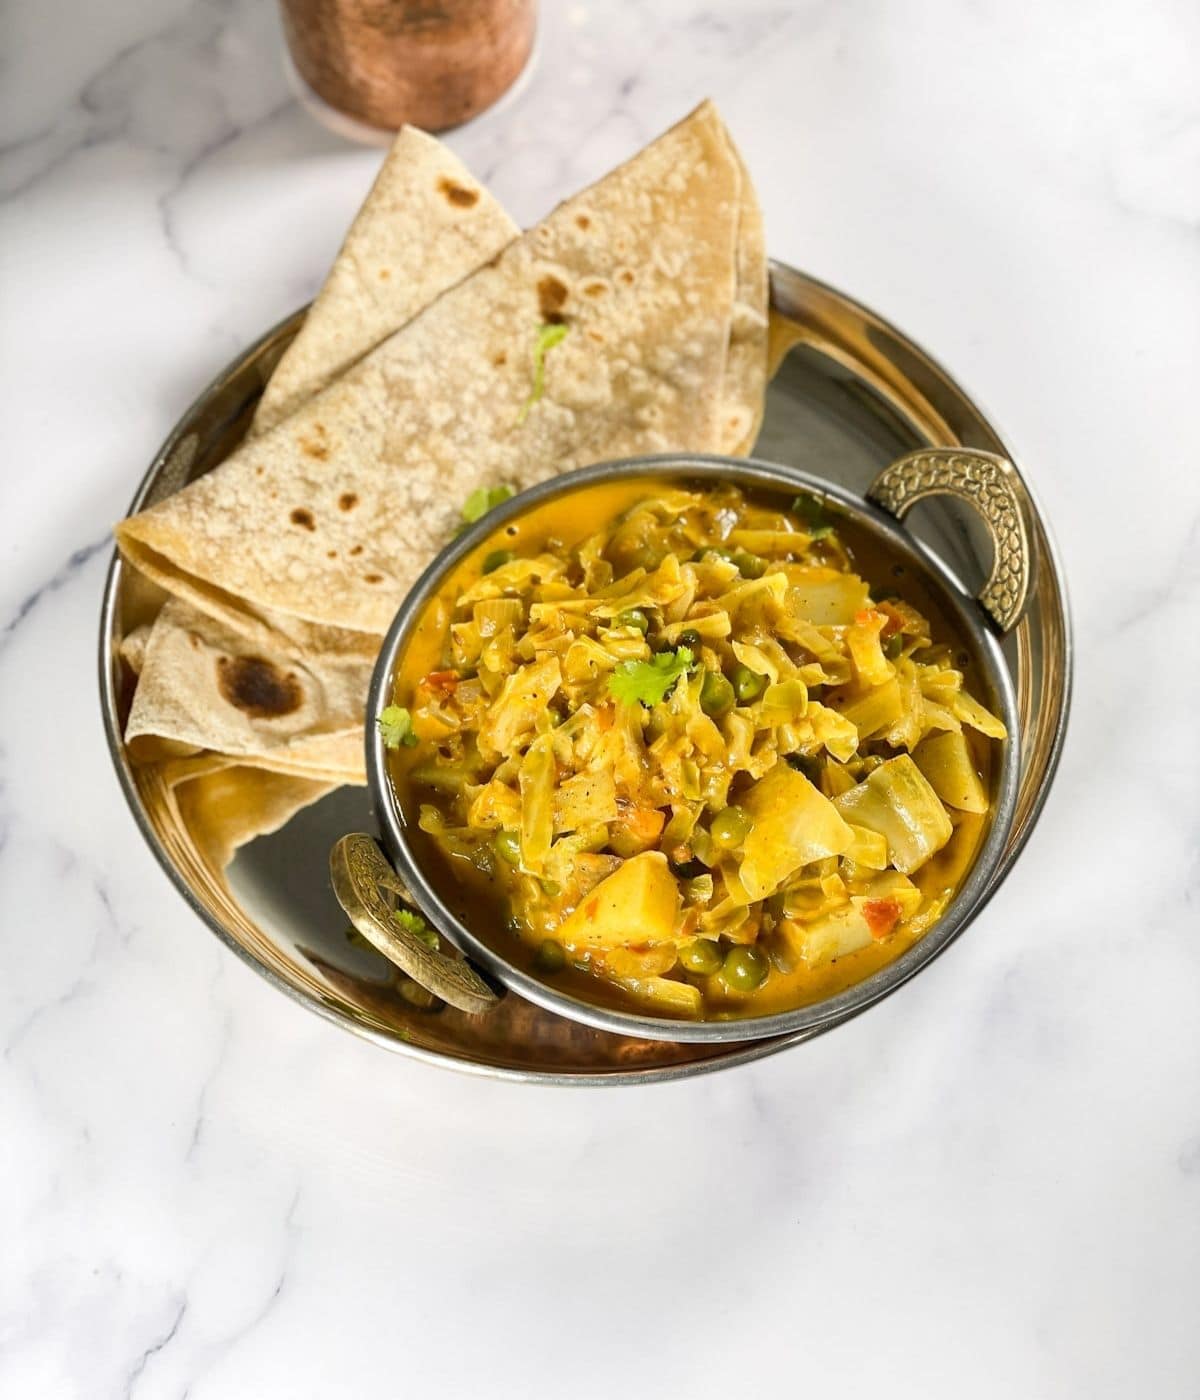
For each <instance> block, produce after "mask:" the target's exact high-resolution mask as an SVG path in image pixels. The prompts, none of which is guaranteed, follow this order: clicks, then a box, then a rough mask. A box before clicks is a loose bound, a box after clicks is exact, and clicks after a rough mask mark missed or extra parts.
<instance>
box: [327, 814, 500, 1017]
mask: <svg viewBox="0 0 1200 1400" xmlns="http://www.w3.org/2000/svg"><path fill="white" fill-rule="evenodd" d="M329 874H330V876H331V877H332V879H333V892H334V894H335V895H337V899H338V903H339V904H340V905H341V906H342V908H343V909H344V910H345V911H346V915H347V917H348V918H349V919H350V922H351V923H352V924H353V925H354V927H355V928H356V929H357V930H358V931H359V933H361V934H362V936H363V937H364V938H365V939H366V940H367V941H368V942H369V943H370V944H371V946H372V947H373V948H376V949H378V951H379V952H381V953H382V954H383V956H384V957H385V958H387V959H388V960H389V961H391V962H394V963H395V964H396V966H397V967H399V968H400V969H401V971H403V972H406V973H407V974H408V975H409V976H410V977H411V978H412V979H413V981H414V982H416V983H418V984H419V985H420V986H422V987H424V988H425V990H426V991H427V992H432V993H433V994H434V996H438V997H441V999H442V1000H443V1001H445V1002H449V1004H450V1005H451V1006H456V1007H458V1009H459V1010H460V1011H469V1012H474V1013H477V1012H481V1011H490V1010H491V1009H492V1007H493V1006H495V1005H496V1003H497V1002H498V1001H499V1000H500V998H499V997H498V996H497V995H496V993H495V992H494V991H492V989H491V987H489V986H488V984H487V983H486V982H485V981H484V980H483V978H482V977H480V975H479V974H478V973H477V972H476V971H475V969H474V968H473V967H472V966H471V964H470V963H469V962H466V961H464V960H463V959H461V958H450V957H447V956H446V954H445V953H441V952H439V951H438V950H437V949H436V948H431V947H429V945H428V944H427V943H423V942H422V941H421V939H420V938H418V937H417V935H416V934H414V933H412V932H411V931H410V930H409V929H406V928H405V927H404V925H403V924H400V923H398V922H397V921H396V920H395V919H394V918H393V917H392V912H393V911H392V907H391V905H390V904H389V903H388V901H387V899H386V898H385V895H384V891H387V892H388V893H390V894H394V895H398V896H399V897H400V899H401V900H402V901H403V902H404V904H405V905H411V902H412V896H411V895H410V894H409V892H408V891H407V890H406V889H405V888H404V885H403V884H402V883H401V881H400V877H399V876H398V875H397V874H396V872H395V871H394V870H393V869H392V867H391V866H390V865H389V864H388V863H387V861H386V860H385V859H384V857H383V853H382V851H380V849H379V847H378V846H377V845H376V844H375V842H374V841H373V840H372V838H371V837H370V836H366V835H364V834H363V833H362V832H354V833H352V834H351V835H349V836H343V837H342V838H341V840H340V841H339V842H338V843H337V845H335V846H334V848H333V850H331V851H330V852H329ZM411 912H413V913H415V912H416V911H415V910H412V911H411Z"/></svg>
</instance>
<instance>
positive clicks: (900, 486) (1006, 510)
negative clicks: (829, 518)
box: [867, 447, 1036, 633]
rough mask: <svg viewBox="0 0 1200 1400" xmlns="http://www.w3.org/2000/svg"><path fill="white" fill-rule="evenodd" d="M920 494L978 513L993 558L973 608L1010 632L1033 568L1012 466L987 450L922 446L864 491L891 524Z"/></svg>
mask: <svg viewBox="0 0 1200 1400" xmlns="http://www.w3.org/2000/svg"><path fill="white" fill-rule="evenodd" d="M926 496H957V497H958V498H959V500H962V501H965V502H966V503H967V504H968V505H969V506H973V507H974V509H975V510H976V511H977V512H978V513H979V515H980V517H981V518H982V520H983V523H984V524H985V525H986V526H987V529H988V534H989V535H991V537H992V549H993V552H994V555H995V558H994V560H993V562H992V572H991V576H990V577H989V578H988V581H987V583H985V584H984V586H983V588H982V589H981V590H980V591H979V594H978V595H977V596H978V601H979V605H980V607H982V608H983V610H984V612H986V613H987V615H988V616H989V617H990V618H991V619H992V621H993V622H994V623H995V624H996V626H997V627H998V628H999V629H1000V631H1001V633H1005V632H1009V631H1011V630H1012V628H1014V627H1015V626H1016V625H1017V623H1018V622H1019V621H1020V620H1021V615H1022V614H1023V613H1024V611H1025V608H1026V607H1027V606H1028V603H1029V600H1030V598H1031V597H1032V596H1033V587H1034V577H1035V569H1036V562H1035V559H1034V553H1033V529H1032V520H1033V511H1032V508H1031V507H1030V503H1029V497H1028V495H1027V494H1026V491H1025V484H1024V482H1022V480H1021V478H1020V477H1019V476H1018V475H1017V471H1016V468H1015V467H1014V466H1013V465H1012V463H1011V462H1009V461H1007V460H1006V459H1005V458H1003V457H998V456H996V455H995V454H994V453H992V452H977V451H976V450H975V449H974V448H969V447H927V448H922V449H921V450H920V451H917V452H910V453H908V455H907V456H905V457H900V458H898V459H897V460H896V461H895V462H893V463H892V464H891V466H890V467H885V468H884V469H883V471H881V472H880V473H879V475H878V476H877V477H876V478H875V480H874V481H873V482H872V483H871V485H870V488H869V489H868V491H867V498H868V499H869V500H872V501H874V502H875V504H876V505H879V506H882V507H883V509H884V510H886V511H888V512H889V514H891V515H894V516H895V517H896V519H897V520H903V519H904V517H905V515H906V514H907V513H908V510H909V508H910V507H911V506H913V505H914V504H915V503H916V502H917V501H920V500H924V498H925V497H926Z"/></svg>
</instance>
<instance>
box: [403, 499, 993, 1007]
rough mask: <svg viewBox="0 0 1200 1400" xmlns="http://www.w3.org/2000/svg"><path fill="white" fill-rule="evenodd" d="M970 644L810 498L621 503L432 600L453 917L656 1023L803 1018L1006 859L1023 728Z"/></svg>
mask: <svg viewBox="0 0 1200 1400" xmlns="http://www.w3.org/2000/svg"><path fill="white" fill-rule="evenodd" d="M860 569H861V570H862V571H863V573H862V574H861V575H860V573H859V572H857V571H858V570H860ZM897 574H900V575H903V577H902V578H897V577H895V575H897ZM867 577H870V578H873V579H874V580H876V583H877V587H872V586H871V584H869V583H868V582H867ZM900 583H902V585H903V587H904V592H905V597H904V598H903V599H902V598H900V597H898V596H896V594H895V593H894V592H891V591H890V590H891V589H892V588H893V587H895V586H896V585H897V584H900ZM928 619H932V622H933V625H931V622H930V621H929V620H928ZM950 636H951V634H950V629H949V624H948V622H947V619H946V618H945V616H944V615H943V614H942V612H941V611H940V610H939V608H938V606H937V603H936V600H935V598H934V597H933V596H932V594H931V593H930V591H929V590H928V589H926V588H925V587H924V584H923V582H922V580H920V579H918V578H916V577H914V576H912V575H911V574H904V571H903V568H902V566H892V565H891V564H890V563H889V561H887V560H884V559H879V558H877V557H873V555H872V542H871V541H869V540H868V539H867V538H866V537H865V536H862V535H861V534H859V533H858V532H857V527H856V526H855V524H854V522H853V521H852V520H849V519H847V518H845V517H842V516H836V517H826V516H825V515H824V514H823V513H822V511H821V509H820V507H819V505H818V504H817V503H816V502H815V501H814V500H812V499H811V498H807V497H802V498H800V499H797V500H795V501H793V499H792V497H791V496H776V495H775V494H773V493H772V494H770V495H767V494H763V493H755V494H752V495H748V494H747V493H744V492H742V491H740V490H738V489H735V488H733V487H732V486H725V485H718V486H713V485H711V484H703V485H696V486H693V487H689V486H688V485H687V484H686V483H684V482H682V481H681V482H680V483H679V484H678V485H676V484H674V483H669V484H665V485H664V483H662V482H651V481H636V480H634V481H620V482H614V483H606V484H599V485H595V486H592V487H588V488H584V489H583V490H580V491H576V492H572V493H570V494H569V495H566V496H563V497H560V498H558V499H557V500H553V501H550V502H547V503H545V504H544V505H541V506H539V507H536V508H534V509H533V510H531V511H528V512H526V513H525V514H523V515H521V516H520V517H518V518H517V519H516V520H514V521H512V522H511V523H510V524H508V525H507V526H505V527H503V528H501V529H499V530H498V531H497V532H495V533H494V534H493V536H492V537H491V538H490V539H489V540H488V541H487V543H486V544H485V545H483V546H482V547H480V548H479V549H477V550H475V551H473V553H472V554H471V556H470V557H468V558H467V559H465V560H464V561H463V562H462V563H461V564H460V565H459V567H458V568H457V569H456V570H455V571H454V572H453V573H452V575H451V576H450V577H449V578H447V580H446V581H445V583H444V584H443V586H442V588H441V590H440V591H439V593H438V594H437V596H436V597H435V598H433V599H432V600H431V601H430V603H429V604H428V605H427V606H426V609H425V611H424V613H423V615H422V617H421V618H420V620H419V622H418V624H417V626H416V628H415V630H414V633H413V635H412V637H411V639H410V641H409V643H408V645H407V646H406V648H405V651H404V653H403V655H402V656H401V658H400V662H399V668H398V671H397V674H396V676H395V682H394V700H395V705H394V706H393V707H391V709H390V711H389V712H386V713H387V717H388V718H389V719H390V720H391V721H392V723H391V724H390V725H389V726H388V728H386V729H385V736H389V737H390V742H389V763H390V771H391V777H392V781H393V784H394V786H395V790H396V793H397V796H398V798H399V802H400V806H401V810H402V812H403V814H404V818H405V821H406V824H407V825H408V828H409V830H410V834H411V838H412V841H413V844H414V848H415V850H416V852H417V855H418V858H419V859H420V860H421V862H422V865H423V867H424V868H425V869H426V870H427V872H428V873H429V875H430V878H431V879H432V880H433V882H434V883H435V885H437V887H438V889H439V891H440V893H441V894H442V897H443V898H444V899H445V900H446V902H447V903H448V904H449V905H450V907H451V908H453V909H454V910H455V912H456V913H457V914H458V915H459V916H460V917H461V918H463V920H464V922H466V923H467V924H468V925H469V926H470V927H471V928H472V929H473V930H474V931H475V932H476V933H477V934H478V935H479V936H481V937H483V938H485V939H487V940H488V941H491V942H493V943H494V945H495V946H496V947H497V950H498V951H501V952H503V953H504V955H505V956H507V957H508V958H509V959H510V960H511V961H514V962H516V963H517V964H518V965H521V966H524V967H526V968H527V969H529V970H531V971H534V972H536V973H537V974H538V975H539V976H542V977H543V978H545V979H546V980H553V981H554V983H555V985H557V986H559V987H561V988H563V989H564V990H569V991H571V992H572V993H574V994H576V995H580V996H583V997H585V998H587V999H590V1000H601V1001H606V1002H608V1003H610V1004H616V1005H622V1006H625V1007H627V1008H634V1009H638V1010H641V1011H643V1012H646V1013H649V1014H656V1015H664V1016H676V1017H689V1018H698V1017H710V1018H721V1017H728V1016H740V1015H764V1014H768V1013H771V1012H775V1011H781V1010H786V1009H789V1008H792V1007H796V1006H801V1005H805V1004H807V1003H811V1002H814V1001H817V1000H820V999H822V998H825V997H827V996H830V995H832V994H833V993H835V992H837V991H840V990H842V989H844V988H845V987H848V986H850V985H852V984H854V983H856V982H858V981H861V980H862V979H863V978H864V977H866V976H868V975H869V974H870V973H872V972H874V971H876V970H877V969H878V968H880V967H882V966H884V965H885V964H886V963H888V962H890V961H891V960H892V959H893V958H895V957H896V956H897V955H898V954H899V953H900V952H902V951H903V950H904V949H905V948H906V947H908V946H909V945H910V944H911V943H912V942H914V941H915V940H916V939H917V938H919V937H920V936H921V934H922V933H924V932H925V931H926V930H927V929H928V928H929V927H930V926H931V925H932V924H933V923H934V922H935V921H936V920H937V918H938V917H939V915H940V913H941V912H942V910H943V909H944V908H945V906H946V904H947V902H948V901H949V898H950V896H951V895H952V894H953V892H954V890H955V888H956V887H957V885H958V884H959V883H961V881H962V879H963V878H964V876H965V874H966V871H967V870H968V869H969V868H970V865H971V862H972V860H973V857H974V855H975V852H976V850H977V849H978V847H979V844H980V842H981V841H982V838H983V834H984V831H985V829H986V825H987V822H988V814H989V808H990V787H991V785H990V771H991V764H990V753H989V750H990V747H991V744H992V743H993V742H994V741H996V740H999V739H1001V738H1003V737H1004V729H1003V726H1002V725H1001V723H1000V721H999V720H997V719H996V718H995V717H994V716H993V715H991V714H990V713H989V712H988V711H987V710H985V709H984V708H983V706H982V705H980V704H979V703H978V701H977V700H975V699H974V698H973V697H972V695H971V693H970V690H969V688H968V686H967V684H966V675H967V674H968V673H969V672H971V670H972V669H973V667H974V666H975V663H974V662H972V660H971V657H970V653H969V652H967V651H964V650H962V639H959V638H954V644H953V645H952V644H951V641H950ZM397 720H399V721H400V722H399V723H398V724H397V723H396V721H397ZM393 745H394V746H393Z"/></svg>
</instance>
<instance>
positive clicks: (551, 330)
mask: <svg viewBox="0 0 1200 1400" xmlns="http://www.w3.org/2000/svg"><path fill="white" fill-rule="evenodd" d="M570 329H571V328H570V326H567V325H564V324H563V323H562V322H561V321H559V322H556V323H554V324H552V325H544V326H539V327H538V331H537V336H536V338H535V339H534V342H533V388H532V389H530V391H529V397H528V398H527V399H526V400H525V402H524V404H523V405H522V406H521V411H520V413H519V414H517V427H518V428H519V427H520V426H521V424H522V423H524V421H525V419H526V418H528V417H529V410H530V409H531V408H532V407H533V406H534V404H535V403H537V401H538V399H540V398H541V397H542V394H543V392H544V391H545V388H546V356H547V355H548V354H549V353H550V351H551V350H553V349H554V347H555V346H556V345H561V344H562V342H563V340H564V338H565V337H566V334H567V332H568V331H569V330H570Z"/></svg>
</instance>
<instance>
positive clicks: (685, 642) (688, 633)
mask: <svg viewBox="0 0 1200 1400" xmlns="http://www.w3.org/2000/svg"><path fill="white" fill-rule="evenodd" d="M700 642H701V637H700V633H699V632H697V631H696V629H695V628H694V627H685V628H684V629H683V631H682V632H680V634H679V636H678V637H676V639H675V645H676V646H677V647H687V648H688V650H689V651H691V652H692V653H693V654H695V652H696V650H697V649H698V648H699V646H700Z"/></svg>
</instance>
